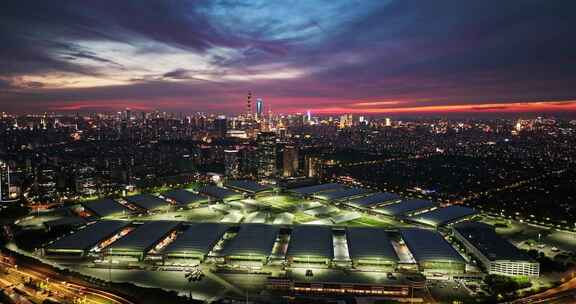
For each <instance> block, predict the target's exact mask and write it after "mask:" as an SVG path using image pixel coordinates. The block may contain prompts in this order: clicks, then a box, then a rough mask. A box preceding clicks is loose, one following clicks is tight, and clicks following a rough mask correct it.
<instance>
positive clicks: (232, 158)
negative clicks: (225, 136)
mask: <svg viewBox="0 0 576 304" xmlns="http://www.w3.org/2000/svg"><path fill="white" fill-rule="evenodd" d="M224 175H225V176H226V178H237V177H238V176H239V175H240V157H239V155H238V150H236V149H234V150H224Z"/></svg>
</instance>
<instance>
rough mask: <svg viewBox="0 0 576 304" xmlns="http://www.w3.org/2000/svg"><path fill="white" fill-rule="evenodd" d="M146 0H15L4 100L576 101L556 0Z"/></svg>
mask: <svg viewBox="0 0 576 304" xmlns="http://www.w3.org/2000/svg"><path fill="white" fill-rule="evenodd" d="M141 3H142V2H137V3H136V2H130V1H127V2H122V3H116V2H114V3H113V2H110V1H99V2H98V3H89V4H87V3H82V4H79V3H77V2H66V1H65V2H58V3H37V2H30V1H8V2H7V4H6V9H3V10H2V12H1V13H0V16H1V17H2V20H3V22H2V25H1V28H2V29H1V30H0V38H2V40H3V42H4V43H3V46H2V47H0V54H2V56H1V59H0V67H1V68H0V107H1V108H2V110H3V111H9V112H15V113H26V112H35V113H37V112H43V111H54V112H66V111H71V112H94V111H118V110H122V109H125V108H131V109H133V110H138V111H140V110H143V111H151V110H155V109H159V110H162V111H170V112H194V111H205V112H211V113H225V114H232V113H240V112H242V111H243V109H244V100H245V96H246V93H247V92H249V91H252V92H254V94H255V97H260V98H262V99H263V100H265V101H266V107H269V106H272V107H273V110H274V111H275V112H279V113H295V112H305V111H306V110H311V111H312V113H313V114H340V113H354V114H373V115H381V114H382V115H383V114H407V115H412V114H418V115H420V114H450V113H472V114H474V113H485V114H488V115H492V114H494V115H496V114H502V113H504V114H506V113H516V112H521V113H543V114H545V113H558V112H560V113H566V112H570V113H574V112H575V111H576V91H575V90H574V88H573V86H572V83H574V80H576V71H575V69H574V68H573V66H574V64H573V63H574V58H573V57H574V56H573V55H572V54H571V53H570V50H572V49H574V46H575V45H574V41H573V39H571V38H570V37H571V33H570V29H571V28H573V27H574V22H575V21H574V20H576V19H575V18H572V17H571V14H572V13H571V12H572V11H573V10H570V9H569V8H568V9H567V7H566V6H565V5H560V4H558V3H550V2H542V1H520V2H515V3H502V2H497V1H482V2H481V3H480V2H478V3H473V4H470V3H465V4H463V3H461V2H452V3H443V4H437V3H417V2H413V1H378V2H370V3H366V2H364V3H358V2H355V1H345V2H338V3H332V2H296V3H294V5H290V6H288V5H285V4H281V3H278V4H272V3H266V2H254V1H250V2H248V1H219V2H184V1H179V2H164V1H162V2H157V1H149V2H146V3H145V5H141ZM568 6H570V4H569V5H568ZM30 12H35V13H32V14H31V13H30ZM532 16H533V17H532ZM534 37H541V39H534ZM267 110H268V109H267V108H266V109H265V111H267Z"/></svg>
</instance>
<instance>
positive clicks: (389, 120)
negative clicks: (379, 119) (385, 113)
mask: <svg viewBox="0 0 576 304" xmlns="http://www.w3.org/2000/svg"><path fill="white" fill-rule="evenodd" d="M384 124H385V126H386V127H391V126H392V120H391V119H390V118H386V120H385V122H384Z"/></svg>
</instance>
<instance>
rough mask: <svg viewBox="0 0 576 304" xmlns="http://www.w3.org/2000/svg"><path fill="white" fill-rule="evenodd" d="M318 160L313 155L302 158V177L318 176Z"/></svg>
mask: <svg viewBox="0 0 576 304" xmlns="http://www.w3.org/2000/svg"><path fill="white" fill-rule="evenodd" d="M319 167H320V158H318V157H317V156H313V155H306V157H304V175H306V176H307V177H317V176H318V174H319Z"/></svg>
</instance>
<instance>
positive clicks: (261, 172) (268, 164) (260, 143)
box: [256, 132, 276, 178]
mask: <svg viewBox="0 0 576 304" xmlns="http://www.w3.org/2000/svg"><path fill="white" fill-rule="evenodd" d="M256 145H257V155H258V177H260V178H263V177H264V178H265V177H273V176H275V175H276V134H274V133H272V132H262V133H260V134H258V138H257V139H256Z"/></svg>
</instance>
